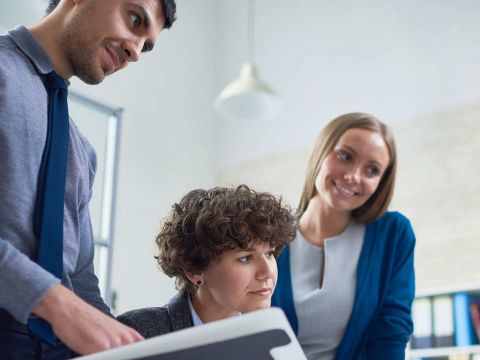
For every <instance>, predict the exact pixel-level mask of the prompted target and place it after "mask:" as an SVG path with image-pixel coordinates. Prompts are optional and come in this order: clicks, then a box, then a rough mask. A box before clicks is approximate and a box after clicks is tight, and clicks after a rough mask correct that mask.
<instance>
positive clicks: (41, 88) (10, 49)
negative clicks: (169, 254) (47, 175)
mask: <svg viewBox="0 0 480 360" xmlns="http://www.w3.org/2000/svg"><path fill="white" fill-rule="evenodd" d="M57 5H58V6H57ZM175 11H176V6H175V0H51V1H50V4H49V7H48V10H47V12H48V14H47V16H45V17H44V18H43V19H42V20H41V21H40V23H38V24H37V25H35V26H33V27H31V28H30V29H26V28H24V27H22V26H19V27H17V28H15V29H14V30H11V31H9V32H8V33H7V34H6V35H2V36H0V179H1V180H0V358H2V359H3V358H5V359H31V358H35V359H37V358H38V359H40V358H41V359H44V358H46V359H62V358H67V357H70V356H71V355H72V352H71V350H73V352H75V353H79V354H88V353H93V352H97V351H101V350H105V349H109V348H112V347H116V346H120V345H125V344H129V343H132V342H135V341H138V340H141V339H142V337H141V336H140V335H139V334H138V333H137V332H136V331H134V330H133V329H131V328H129V327H126V326H125V325H123V324H120V323H119V322H117V321H116V320H114V319H113V318H112V317H111V315H110V312H109V309H108V307H107V306H106V305H105V304H104V302H103V300H102V299H101V297H100V292H99V289H98V281H97V279H96V277H95V275H94V272H93V264H92V259H93V251H94V246H93V235H92V228H91V223H90V216H89V213H88V202H89V199H90V197H91V189H92V183H93V177H94V173H95V168H96V163H95V161H96V160H95V153H94V150H93V149H92V148H91V146H90V145H89V144H88V142H87V141H86V139H85V138H84V137H83V136H82V135H81V134H80V133H79V131H78V129H77V128H76V126H75V124H74V123H73V122H72V121H71V120H70V125H69V133H66V134H68V160H67V168H66V181H65V196H64V207H63V209H64V210H63V213H64V217H63V268H62V271H63V276H60V277H61V278H58V277H55V276H54V275H52V273H50V272H48V271H46V270H44V268H42V267H41V266H40V265H39V264H37V263H36V260H35V258H36V256H37V255H36V254H37V251H38V247H39V245H38V243H39V239H38V236H37V235H36V233H35V231H34V225H33V223H34V219H33V218H34V213H35V211H36V199H37V195H38V194H37V185H38V183H39V173H41V171H40V169H41V166H42V169H43V163H42V161H43V160H42V153H43V152H44V149H45V146H46V145H45V144H46V141H47V140H46V139H48V137H47V129H50V127H49V125H48V121H49V120H48V119H50V118H49V116H51V115H49V114H47V109H48V102H49V100H48V95H47V90H46V85H45V84H44V83H45V78H46V74H47V73H50V72H51V71H52V70H55V72H56V73H57V74H58V75H60V77H61V78H63V79H64V80H65V81H67V83H68V79H70V78H71V77H72V76H77V77H79V78H80V79H81V80H83V81H84V82H86V83H88V84H98V83H100V82H101V81H103V79H104V78H105V76H107V75H110V74H112V73H113V72H115V71H118V70H120V69H122V68H124V67H126V66H127V65H128V63H129V62H133V61H138V60H139V58H140V54H141V53H142V52H146V51H150V50H152V49H153V47H154V43H155V40H156V38H157V35H158V33H159V32H160V31H161V30H162V29H164V28H170V27H171V26H172V23H173V22H174V21H175ZM60 80H61V79H60ZM61 81H62V82H63V80H61ZM65 119H66V122H68V118H67V117H65ZM67 129H68V127H67ZM66 136H67V135H65V137H66ZM60 204H61V198H60ZM61 209H62V208H60V212H62V210H61ZM59 228H60V229H61V228H62V225H61V223H59ZM42 241H43V239H42ZM58 262H59V263H60V264H61V263H62V261H61V260H59V261H58ZM32 315H33V316H36V317H38V318H41V319H44V320H45V321H46V322H48V323H49V324H50V325H51V329H53V331H54V333H55V335H56V337H57V338H58V339H59V340H60V341H61V342H63V343H64V344H65V345H66V346H65V345H63V344H61V342H57V345H56V346H50V345H48V344H46V343H45V342H42V341H41V340H40V338H39V337H37V336H36V334H35V333H33V334H32V331H29V330H28V329H30V327H28V329H27V326H26V324H27V322H28V324H30V321H31V320H32ZM34 320H38V319H34ZM70 349H71V350H70Z"/></svg>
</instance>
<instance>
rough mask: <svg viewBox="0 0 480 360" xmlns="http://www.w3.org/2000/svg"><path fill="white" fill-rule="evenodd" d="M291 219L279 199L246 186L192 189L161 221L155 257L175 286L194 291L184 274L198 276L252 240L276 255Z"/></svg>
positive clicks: (289, 234) (288, 237)
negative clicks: (222, 257)
mask: <svg viewBox="0 0 480 360" xmlns="http://www.w3.org/2000/svg"><path fill="white" fill-rule="evenodd" d="M294 219H295V217H294V215H293V212H292V209H291V208H290V207H289V206H288V205H284V204H283V203H282V199H281V198H279V199H277V198H275V197H274V196H273V195H272V194H269V193H266V192H255V191H254V190H251V189H250V188H249V187H248V186H246V185H240V186H238V187H236V188H235V187H231V188H226V187H215V188H213V189H210V190H203V189H198V190H193V191H190V192H189V193H188V194H187V195H185V196H184V197H183V199H182V200H181V201H180V203H178V204H177V203H175V204H174V205H173V206H172V210H171V212H170V214H169V215H168V216H167V218H166V219H165V220H164V221H163V224H162V227H161V230H160V232H159V234H158V235H157V238H156V243H157V245H158V256H156V257H155V258H156V259H157V261H158V264H159V265H160V267H161V268H162V270H163V272H164V273H165V274H166V275H168V276H169V277H175V278H176V281H175V283H176V287H177V289H185V290H187V291H188V292H190V293H194V292H195V291H196V287H195V286H194V285H193V284H192V283H191V282H190V281H189V280H188V277H187V276H186V274H187V273H189V274H199V273H201V272H203V271H205V270H206V269H207V268H208V266H209V265H210V263H211V262H212V261H219V260H220V257H221V256H222V254H223V253H225V252H227V251H229V250H233V249H236V248H240V249H247V248H248V247H249V245H251V244H252V242H253V243H259V242H260V243H268V244H269V245H270V246H271V247H273V248H275V256H278V255H279V254H280V252H281V250H282V249H283V247H284V246H285V245H286V244H287V243H288V242H290V241H292V240H293V238H294V237H295V231H296V223H295V220H294Z"/></svg>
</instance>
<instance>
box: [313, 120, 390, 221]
mask: <svg viewBox="0 0 480 360" xmlns="http://www.w3.org/2000/svg"><path fill="white" fill-rule="evenodd" d="M389 161H390V156H389V153H388V148H387V145H386V144H385V140H384V139H383V137H382V135H381V134H380V133H379V132H376V131H372V130H367V129H349V130H347V131H346V132H345V133H344V134H343V135H342V136H341V137H340V139H339V140H338V143H337V144H336V145H335V146H334V148H333V150H332V151H331V152H330V153H329V154H328V155H327V157H326V158H325V160H324V161H323V163H322V166H321V167H320V171H319V173H318V175H317V178H316V179H315V189H316V190H317V192H318V195H317V196H320V198H321V199H322V200H323V201H324V202H325V203H326V204H327V206H329V207H331V208H333V209H335V210H337V211H348V212H350V211H352V210H355V209H357V208H359V207H360V206H362V205H363V204H364V203H365V202H366V201H367V200H368V199H369V198H370V196H372V194H373V193H374V192H375V191H376V190H377V188H378V184H379V183H380V180H381V179H382V176H383V174H384V172H385V170H386V169H387V167H388V164H389Z"/></svg>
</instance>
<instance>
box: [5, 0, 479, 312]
mask: <svg viewBox="0 0 480 360" xmlns="http://www.w3.org/2000/svg"><path fill="white" fill-rule="evenodd" d="M46 4H47V2H46V1H43V0H16V1H12V2H10V1H8V2H7V1H2V2H0V30H1V31H2V32H3V31H4V30H7V29H9V28H11V27H13V26H15V25H17V24H24V25H26V26H27V27H28V26H30V25H32V24H34V23H35V22H36V21H38V20H39V19H40V18H41V17H42V15H43V12H44V8H45V7H46ZM177 10H178V20H177V22H176V23H175V24H174V26H173V28H172V29H171V30H167V31H164V32H162V33H161V34H160V36H159V37H158V40H157V44H156V46H155V51H154V52H152V53H149V54H146V55H143V57H142V59H141V61H140V62H139V63H135V64H131V65H130V66H129V68H128V69H127V70H125V71H122V72H120V73H118V74H114V75H113V76H111V78H108V79H107V80H106V81H105V82H104V83H102V84H100V85H98V86H88V85H85V84H83V83H81V82H80V81H79V80H78V79H73V81H72V84H71V87H70V89H71V90H73V91H74V92H77V93H79V94H84V95H87V96H88V97H89V98H91V99H93V100H94V101H98V102H100V103H102V104H106V105H108V106H111V107H112V108H113V109H116V108H122V109H123V113H122V129H121V133H120V145H119V152H118V156H119V157H118V159H119V162H118V165H119V167H118V181H117V184H118V187H117V197H116V202H115V203H114V206H115V209H114V210H115V211H114V212H113V213H114V214H115V219H114V226H113V232H112V236H113V242H112V243H111V244H110V246H111V249H112V250H113V251H112V252H111V260H112V261H113V263H112V264H113V265H112V268H111V269H112V272H111V291H114V292H115V296H114V297H113V300H114V304H113V305H114V311H115V313H121V312H124V311H126V310H129V309H132V308H138V307H145V306H160V305H163V304H164V303H165V302H167V300H168V299H169V298H170V297H171V296H172V295H173V294H174V292H175V289H174V284H173V281H172V280H171V279H168V278H166V277H165V276H164V275H163V274H162V272H161V271H160V270H159V269H158V268H157V266H156V263H155V260H154V258H153V256H154V255H155V246H154V238H155V235H156V232H157V231H158V229H159V226H160V220H161V219H162V218H164V217H165V216H166V215H167V213H168V212H169V210H170V208H171V205H172V204H173V203H174V202H175V201H178V200H180V198H181V197H182V196H183V195H184V194H185V193H186V192H188V191H190V190H192V189H194V188H208V187H212V186H217V185H237V184H240V183H246V184H248V185H249V186H251V187H253V188H254V189H256V190H262V191H270V192H272V193H274V194H276V195H279V196H283V198H284V199H285V201H286V202H288V203H289V204H291V205H292V206H294V207H296V206H297V202H298V199H299V195H300V192H301V189H302V185H303V181H304V175H305V169H306V163H307V159H308V156H309V152H310V150H311V148H312V146H313V142H314V141H315V138H316V136H317V134H318V133H319V131H320V130H321V128H322V127H323V126H324V125H325V124H326V123H327V122H328V121H330V120H331V119H332V118H334V117H336V116H338V115H340V114H343V113H347V112H352V111H363V112H369V113H372V114H374V115H376V116H377V117H379V118H380V119H381V120H383V121H384V122H386V123H387V124H389V125H390V126H391V127H392V128H393V130H394V132H395V135H396V140H397V146H398V150H399V158H400V160H399V161H400V163H399V164H400V166H399V171H398V179H397V180H398V181H397V187H396V192H395V197H394V201H393V204H392V206H391V209H392V210H399V211H401V212H403V213H404V214H405V215H406V216H407V217H409V218H410V219H411V221H412V224H413V227H414V229H415V232H416V235H417V250H416V260H415V265H416V275H417V288H418V291H419V293H424V294H427V293H434V292H439V293H442V292H450V291H457V290H463V289H474V290H475V289H477V290H478V289H480V263H479V261H478V259H479V254H480V226H479V223H480V222H479V220H478V218H479V215H480V195H479V191H478V187H479V185H480V181H479V178H480V160H479V158H478V157H477V156H479V155H478V154H480V46H478V38H479V34H480V22H479V21H478V14H479V13H480V2H479V1H477V0H456V1H438V0H424V1H421V2H419V1H413V0H404V1H401V2H396V3H394V2H385V1H381V0H369V1H368V0H367V1H362V2H359V1H351V0H350V1H347V0H336V1H326V0H297V1H285V0H258V1H257V2H256V7H255V14H256V19H255V21H256V24H255V62H256V64H257V66H258V69H259V71H260V73H261V76H262V78H263V79H264V80H265V81H266V82H268V83H269V84H270V85H271V86H272V87H273V88H274V89H275V90H276V91H277V92H278V94H279V96H280V98H281V99H282V102H283V112H282V113H281V114H280V115H279V116H277V117H275V118H273V119H270V120H255V121H250V120H242V121H234V120H225V119H222V118H221V117H220V116H219V115H218V114H217V113H216V112H215V111H214V108H213V100H214V99H215V97H216V96H217V95H218V93H219V92H220V91H221V90H222V89H223V88H224V86H225V85H226V84H228V83H229V82H230V81H232V80H233V79H235V78H236V77H237V76H238V72H239V70H240V67H241V64H242V63H243V62H244V61H245V60H246V59H247V56H248V46H247V1H241V0H235V1H234V0H202V1H198V0H177ZM72 106H73V107H75V106H76V105H72ZM77 114H80V115H79V116H75V114H72V116H73V117H74V120H76V121H77V122H78V123H79V124H80V123H82V124H83V125H81V128H82V129H83V128H84V127H85V132H86V133H87V134H88V133H90V134H92V135H91V136H90V137H91V138H92V137H93V138H95V134H97V135H98V131H103V130H101V129H100V130H98V129H96V130H93V131H92V130H91V129H90V130H89V129H88V127H89V126H90V125H88V123H91V122H92V121H91V119H92V118H94V117H95V116H94V115H92V117H90V116H89V115H87V114H88V111H83V110H78V111H77ZM82 118H83V119H82ZM98 121H105V119H103V120H102V119H99V120H98ZM91 126H93V127H95V126H100V128H102V126H104V125H98V124H97V125H91ZM103 141H104V140H102V138H100V139H99V140H95V139H92V142H93V143H99V144H100V145H99V146H97V150H98V151H99V156H103V155H102V152H103V150H102V147H103V146H104V145H105V144H103V143H102V142H103ZM99 147H100V148H99ZM101 172H102V170H100V171H99V175H98V176H99V178H100V179H101V178H102V176H103V175H102V173H101ZM100 183H101V182H100ZM102 191H103V190H102V188H101V186H100V188H99V190H98V189H97V188H96V193H95V196H99V195H98V194H99V193H101V192H102ZM92 206H94V207H95V206H100V205H95V201H94V204H92ZM96 211H97V210H96V209H92V214H95V213H96ZM95 216H96V215H95ZM95 221H96V220H95V219H94V224H95ZM101 267H102V266H100V268H101ZM100 270H101V269H99V271H100ZM102 271H103V270H102Z"/></svg>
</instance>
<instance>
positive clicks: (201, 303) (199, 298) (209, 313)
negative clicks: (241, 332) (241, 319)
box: [192, 288, 240, 324]
mask: <svg viewBox="0 0 480 360" xmlns="http://www.w3.org/2000/svg"><path fill="white" fill-rule="evenodd" d="M192 306H193V308H194V309H195V311H196V312H197V314H198V316H199V317H200V319H201V320H202V322H203V323H204V324H206V323H209V322H211V321H216V320H221V319H225V318H229V317H232V316H237V315H240V312H238V311H236V310H232V309H225V308H223V307H221V306H220V305H219V304H217V303H216V302H215V301H214V300H213V299H212V297H211V296H210V294H209V293H208V292H206V291H202V289H201V288H199V289H198V290H197V292H196V293H195V294H193V295H192Z"/></svg>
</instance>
